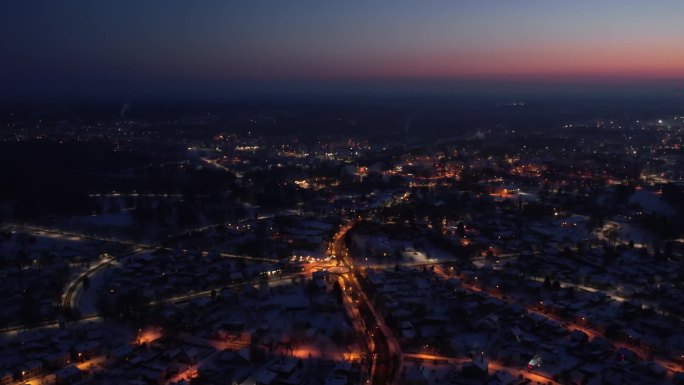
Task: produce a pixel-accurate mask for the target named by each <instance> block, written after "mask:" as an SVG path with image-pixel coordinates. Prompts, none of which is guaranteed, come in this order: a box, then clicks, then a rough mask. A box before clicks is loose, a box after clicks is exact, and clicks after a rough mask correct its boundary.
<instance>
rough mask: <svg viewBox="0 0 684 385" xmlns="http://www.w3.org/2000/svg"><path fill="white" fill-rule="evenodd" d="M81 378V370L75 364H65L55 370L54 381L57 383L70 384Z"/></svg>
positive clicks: (61, 384) (59, 384)
mask: <svg viewBox="0 0 684 385" xmlns="http://www.w3.org/2000/svg"><path fill="white" fill-rule="evenodd" d="M80 379H81V370H80V369H79V368H77V367H76V365H71V366H67V367H66V368H64V369H60V370H58V371H57V372H55V381H56V382H57V384H58V385H65V384H72V383H74V382H76V381H78V380H80Z"/></svg>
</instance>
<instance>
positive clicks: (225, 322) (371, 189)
mask: <svg viewBox="0 0 684 385" xmlns="http://www.w3.org/2000/svg"><path fill="white" fill-rule="evenodd" d="M496 108H524V106H522V105H519V103H516V104H514V105H513V107H511V106H510V105H506V106H504V107H496ZM325 114H326V115H325V118H326V119H328V121H330V122H335V123H331V124H335V125H336V127H339V126H348V127H356V126H357V125H358V126H363V125H364V124H369V123H368V122H367V121H366V122H364V118H363V117H362V116H361V117H356V116H354V114H353V113H347V115H346V116H345V117H344V118H342V117H340V118H339V119H336V118H335V116H336V115H334V114H333V115H328V114H332V113H330V112H325ZM225 119H226V118H225V117H223V118H221V119H219V118H218V117H217V116H214V115H211V114H210V115H208V116H193V117H186V118H183V119H182V120H179V121H174V122H161V121H153V120H145V119H133V118H130V119H126V118H116V119H106V120H102V121H100V122H97V123H93V124H72V123H66V122H64V121H59V120H57V121H55V120H50V119H45V120H43V119H40V120H36V119H35V118H26V119H24V118H19V117H9V118H6V119H5V120H6V122H5V128H3V131H2V132H1V133H0V135H1V137H0V139H1V142H0V146H2V147H3V149H4V151H2V154H3V155H2V157H3V158H7V159H10V158H11V159H13V160H14V161H15V162H17V163H16V164H20V163H21V164H22V166H20V167H17V168H16V170H17V171H16V173H19V172H21V173H22V175H23V176H17V175H15V176H17V179H14V177H13V176H12V175H14V174H12V172H13V171H11V170H10V171H8V172H9V174H8V175H10V178H9V179H8V180H16V181H17V182H16V183H17V185H15V186H14V187H12V188H8V189H7V190H5V191H4V192H3V193H2V197H0V202H2V205H0V219H2V225H1V227H0V228H1V237H0V238H1V239H0V264H1V265H0V267H1V269H0V277H1V279H0V282H1V283H0V286H1V287H2V292H3V296H2V299H0V302H1V304H2V309H3V312H2V314H0V329H1V330H0V333H1V335H0V338H1V340H2V344H0V356H1V357H2V359H1V360H0V384H2V385H14V384H17V385H19V384H119V383H126V384H169V385H172V384H249V385H252V384H254V385H272V384H288V385H295V384H325V385H351V384H397V385H400V384H407V385H408V384H411V385H414V384H415V385H418V384H473V385H474V384H489V385H494V384H511V385H512V384H516V385H518V384H520V385H522V384H528V383H532V384H592V385H593V384H607V385H618V384H628V383H639V384H683V383H684V322H683V321H684V310H682V309H684V306H683V305H684V299H683V298H684V296H683V295H682V294H683V293H682V291H683V290H684V287H683V286H682V277H683V274H684V254H683V253H684V239H683V238H682V235H683V234H684V222H682V218H684V216H683V215H682V213H684V175H683V174H682V169H683V168H682V159H683V158H682V145H683V143H682V142H683V140H684V136H683V132H684V117H682V116H678V115H674V116H672V115H670V116H662V117H656V118H648V119H645V120H636V119H633V120H630V121H626V120H623V121H619V120H617V119H616V120H613V121H610V120H600V121H588V120H572V121H567V122H564V123H563V124H559V125H557V126H555V127H552V128H548V129H545V130H544V131H540V130H534V129H527V130H519V129H515V128H511V127H506V128H501V127H492V128H489V129H477V130H472V131H469V132H463V133H462V134H461V135H459V136H457V137H451V138H447V139H440V140H435V141H429V142H426V141H425V140H421V139H419V138H417V136H416V135H415V134H412V133H411V132H410V131H404V132H401V131H400V132H398V133H396V134H393V135H386V136H384V137H378V136H371V135H364V134H363V133H362V132H359V131H352V132H353V133H352V134H349V135H343V134H339V133H336V132H339V130H338V129H337V128H336V129H335V131H336V132H331V133H323V134H319V135H317V136H316V137H312V138H311V139H306V140H303V139H302V137H301V136H300V135H297V134H288V133H280V134H276V133H274V132H275V130H276V129H277V127H278V126H281V125H282V124H289V123H287V121H286V123H283V120H284V119H285V118H283V117H282V116H279V115H277V114H269V113H268V112H266V111H260V112H258V113H255V114H254V115H252V116H247V117H245V116H242V115H240V116H239V117H234V116H232V115H230V117H229V118H228V119H229V122H231V123H229V124H224V123H220V122H224V121H225ZM230 119H234V120H230ZM321 119H322V118H321ZM236 122H237V123H236ZM230 126H240V127H241V128H240V129H235V130H232V129H227V128H226V127H230ZM184 127H185V128H184ZM187 127H193V129H194V131H193V134H192V135H188V134H187V131H186V130H187ZM54 154H68V156H65V155H61V157H60V158H55V155H54ZM95 154H97V155H95ZM80 157H83V158H88V159H91V164H90V165H88V166H86V167H83V165H82V164H81V163H80V162H78V161H77V159H79V158H80ZM3 164H5V163H3ZM95 170H96V171H97V177H94V176H93V173H94V172H95ZM59 180H61V181H62V183H67V184H68V186H65V187H64V188H60V189H56V190H55V191H54V192H53V190H54V189H50V188H43V189H40V188H38V184H49V183H59ZM67 181H68V182H67ZM34 187H35V188H34ZM48 195H49V196H48Z"/></svg>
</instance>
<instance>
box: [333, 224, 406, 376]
mask: <svg viewBox="0 0 684 385" xmlns="http://www.w3.org/2000/svg"><path fill="white" fill-rule="evenodd" d="M354 225H355V222H350V223H348V224H346V225H344V226H342V227H340V229H339V230H338V231H337V233H336V234H335V235H334V237H333V239H332V241H331V244H330V248H329V249H328V253H329V254H330V255H331V256H335V257H336V258H337V260H338V261H340V262H341V263H342V264H343V265H344V266H345V267H347V268H348V269H349V273H347V274H343V275H342V278H343V280H344V282H345V289H349V290H352V291H353V292H355V293H357V294H358V296H359V300H358V301H357V303H355V304H354V305H356V307H358V308H359V309H367V311H368V312H370V314H371V315H372V317H370V318H369V317H368V316H366V317H364V315H363V314H361V313H360V312H357V314H358V316H359V317H361V321H363V322H362V323H363V325H364V328H365V335H366V336H370V340H369V342H368V346H369V347H371V348H373V350H371V351H370V354H371V358H372V361H371V370H370V372H371V380H370V381H371V383H372V384H378V385H381V384H383V385H384V384H393V383H394V382H395V379H396V377H397V375H398V374H399V368H398V367H397V364H398V363H399V361H397V360H396V359H395V358H400V357H401V349H400V347H399V342H398V341H397V340H396V338H395V337H394V335H393V333H392V332H391V331H390V330H389V328H387V326H386V325H385V323H384V320H383V318H382V317H381V316H380V314H379V313H378V312H377V311H376V309H375V307H374V306H373V303H372V302H371V301H370V300H369V299H368V297H367V296H366V293H365V292H364V291H363V288H362V287H361V285H360V284H359V282H358V280H357V278H356V276H355V274H354V266H353V264H352V263H351V260H350V258H349V252H348V250H347V248H346V246H345V244H344V239H345V236H346V234H347V232H348V231H349V230H350V229H351V228H352V227H353V226H354Z"/></svg>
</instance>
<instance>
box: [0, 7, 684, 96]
mask: <svg viewBox="0 0 684 385" xmlns="http://www.w3.org/2000/svg"><path fill="white" fill-rule="evenodd" d="M682 15H684V2H682V1H681V0H669V1H664V0H649V1H636V0H575V1H549V0H516V1H510V0H488V1H483V0H434V1H418V0H415V1H407V0H377V1H356V0H346V1H334V0H326V1H321V0H317V1H309V0H306V1H303V0H291V1H290V0H288V1H284V0H250V1H228V0H222V1H219V0H203V1H178V0H165V1H162V0H158V1H143V0H116V1H93V0H78V1H77V0H51V1H47V0H46V1H33V0H17V1H12V0H8V1H3V2H2V4H1V5H0V29H1V30H0V36H1V37H0V42H1V44H2V45H1V48H2V53H1V55H2V57H1V59H2V63H3V64H2V72H1V75H0V86H2V91H0V97H2V98H4V99H13V98H22V97H42V96H51V97H73V96H112V97H159V96H169V95H173V96H177V97H182V96H183V95H188V96H192V97H201V96H211V97H220V96H221V95H228V94H231V95H239V94H242V93H268V92H308V91H316V92H326V91H330V92H335V91H350V92H351V91H355V90H356V91H364V92H365V91H377V92H382V91H402V90H403V91H407V90H409V91H416V90H425V91H429V90H441V91H445V90H447V91H448V90H450V89H459V88H460V89H476V88H482V89H490V90H493V91H496V90H499V89H505V90H508V91H511V90H514V89H516V87H517V88H520V89H526V90H537V91H539V90H544V89H560V88H564V89H573V87H574V88H578V89H581V88H583V87H588V88H587V89H590V88H591V89H595V88H596V87H598V88H601V87H603V88H611V89H613V88H614V89H618V88H621V87H622V88H624V89H631V90H636V89H642V90H646V89H648V90H653V89H658V90H661V91H662V90H665V89H669V88H671V87H672V84H673V83H675V82H676V80H677V79H682V78H684V50H682V47H684V22H683V21H682V18H681V17H682ZM592 87H593V88H592ZM616 87H617V88H616Z"/></svg>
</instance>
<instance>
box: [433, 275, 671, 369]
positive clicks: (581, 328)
mask: <svg viewBox="0 0 684 385" xmlns="http://www.w3.org/2000/svg"><path fill="white" fill-rule="evenodd" d="M435 273H437V274H438V275H440V276H442V277H443V278H445V279H448V278H451V277H453V276H452V275H451V274H449V273H448V272H446V271H445V270H444V268H443V267H442V266H436V268H435ZM461 278H462V277H461ZM461 286H462V287H463V288H465V289H467V290H469V291H473V292H480V293H484V294H487V295H489V296H492V297H495V298H497V299H499V300H501V301H504V302H506V303H508V304H517V305H519V306H521V307H523V308H525V310H527V311H528V312H529V313H534V314H537V315H539V316H542V317H544V318H548V319H551V320H554V321H556V322H558V323H560V324H561V325H563V326H564V327H565V328H567V330H568V331H570V332H572V331H574V330H579V331H582V332H584V333H586V334H587V335H588V336H590V337H591V338H596V337H601V338H605V339H607V338H606V336H605V335H604V334H603V333H601V332H599V331H597V330H594V329H592V328H590V327H587V326H584V325H580V324H577V323H575V322H572V321H567V320H564V319H562V318H560V317H557V316H555V315H553V314H548V313H543V312H541V311H539V310H538V309H536V308H534V307H533V306H527V305H523V304H520V303H517V302H514V301H513V300H511V299H510V298H504V297H503V296H500V295H497V294H495V293H492V292H489V291H486V290H483V289H481V288H479V287H477V286H474V285H469V284H466V283H465V282H463V281H461ZM612 344H613V346H614V347H616V348H626V349H629V350H632V351H634V352H635V353H637V354H638V355H639V356H641V357H642V358H647V357H649V355H650V354H649V353H648V352H647V351H645V350H644V349H643V348H642V347H639V346H634V345H631V344H627V343H621V342H613V343H612ZM651 361H653V362H655V363H657V364H659V365H661V366H663V367H664V368H666V369H667V370H668V372H676V371H680V370H682V369H684V367H682V365H680V364H678V363H676V362H674V361H670V360H665V359H660V358H653V359H651Z"/></svg>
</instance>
